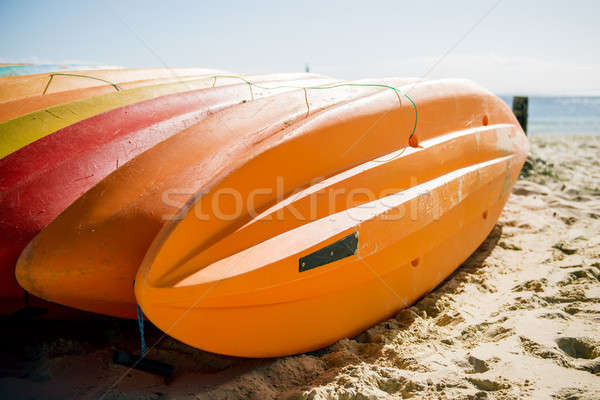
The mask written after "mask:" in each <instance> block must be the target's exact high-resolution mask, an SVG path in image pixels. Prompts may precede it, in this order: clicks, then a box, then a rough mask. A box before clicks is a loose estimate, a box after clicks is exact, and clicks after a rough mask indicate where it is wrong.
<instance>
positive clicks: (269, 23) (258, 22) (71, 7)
mask: <svg viewBox="0 0 600 400" xmlns="http://www.w3.org/2000/svg"><path fill="white" fill-rule="evenodd" d="M494 4H496V0H463V1H461V0H454V1H426V0H416V1H415V0H412V1H400V0H396V1H375V0H370V1H365V0H360V1H354V0H350V1H340V2H334V1H331V2H328V1H324V0H323V1H306V0H297V1H293V2H292V1H272V2H271V1H247V2H242V1H236V2H229V1H210V2H208V1H200V0H197V1H191V0H190V1H178V0H167V1H165V0H161V1H150V0H143V1H125V0H123V1H116V0H112V1H97V2H96V1H82V0H80V1H51V0H48V1H25V0H15V1H12V0H1V1H0V18H1V21H2V40H1V41H0V62H11V61H21V62H37V63H69V62H70V63H102V64H111V65H121V66H128V67H147V66H162V65H164V64H166V65H168V66H170V67H175V66H198V67H213V68H220V69H227V70H230V71H235V72H275V71H277V72H284V71H302V70H304V65H305V64H306V63H308V64H309V65H310V69H311V71H312V72H317V73H323V74H327V75H332V76H336V77H341V78H346V79H351V78H359V77H383V76H392V75H393V76H423V75H424V74H426V73H427V72H428V71H430V72H429V73H428V74H427V76H428V77H466V78H470V79H473V80H475V81H477V82H479V83H481V84H483V85H484V86H486V87H488V88H489V89H491V90H493V91H495V92H496V93H500V94H518V93H523V94H590V95H591V94H597V95H600V23H599V22H598V17H599V16H600V1H583V0H581V1H579V0H571V1H565V0H561V1H554V0H546V1H528V0H503V1H500V3H499V4H498V5H497V7H496V8H494V9H493V10H492V11H491V12H490V13H489V15H487V17H485V19H483V21H481V23H480V24H479V25H477V26H476V27H475V28H474V29H473V30H472V31H471V32H470V33H468V31H469V30H470V29H471V28H473V26H474V25H475V24H476V23H477V21H480V20H481V18H482V17H483V16H484V15H485V14H486V12H487V11H489V10H490V9H491V8H492V6H494ZM465 34H466V35H465ZM462 37H464V40H462V41H460V39H461V38H462ZM459 41H460V42H459ZM457 43H458V45H457ZM455 45H456V47H455V48H453V47H454V46H455ZM451 49H452V50H451ZM449 50H451V51H450V52H449V54H448V55H447V56H446V57H444V58H442V59H441V61H439V60H440V57H442V55H443V54H444V53H446V52H448V51H449ZM438 61H439V63H438ZM432 66H433V69H431V68H432Z"/></svg>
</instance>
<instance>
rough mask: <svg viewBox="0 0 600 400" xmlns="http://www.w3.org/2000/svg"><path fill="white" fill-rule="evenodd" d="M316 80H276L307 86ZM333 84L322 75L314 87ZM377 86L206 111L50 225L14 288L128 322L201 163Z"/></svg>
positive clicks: (31, 248) (197, 184) (30, 250)
mask: <svg viewBox="0 0 600 400" xmlns="http://www.w3.org/2000/svg"><path fill="white" fill-rule="evenodd" d="M314 80H315V79H314V78H313V79H312V80H310V81H309V80H307V81H305V82H300V81H294V82H288V83H287V84H285V83H283V85H290V86H299V87H302V86H308V85H311V86H315V82H314ZM391 81H392V82H393V83H394V84H401V83H402V82H406V80H397V79H396V80H391ZM335 82H337V81H335V80H333V79H327V80H325V79H324V80H323V81H322V82H321V83H320V84H324V83H335ZM318 84H319V83H317V85H318ZM281 85H282V84H281V83H278V84H275V85H274V87H276V86H281ZM261 86H263V87H269V86H270V85H269V84H268V83H261ZM382 90H385V89H382V88H378V87H340V88H337V89H331V90H329V89H328V90H315V91H314V92H311V93H310V96H309V97H308V102H309V105H310V110H309V113H310V114H309V115H307V97H306V95H305V92H304V91H303V90H291V91H289V90H288V92H287V93H283V94H278V95H275V96H270V97H265V98H262V99H256V100H254V101H249V102H245V103H242V104H238V105H236V106H233V107H230V108H228V109H225V110H222V111H219V112H215V113H214V114H212V115H209V116H207V118H206V119H204V120H203V121H202V122H201V123H199V124H196V125H194V126H192V127H190V128H188V129H186V130H184V131H181V132H179V133H177V134H176V135H174V136H172V137H170V138H168V139H166V140H164V141H162V142H160V143H158V144H156V145H155V146H154V147H152V148H151V149H149V150H147V151H146V152H144V153H142V154H140V155H138V156H137V157H135V158H133V159H132V160H130V161H129V162H128V163H126V164H122V165H120V166H119V169H118V170H116V171H115V172H113V173H112V174H110V175H108V176H107V177H106V178H105V179H103V180H102V181H100V182H99V183H97V184H96V185H95V186H94V187H93V188H91V189H90V190H89V191H88V192H86V193H85V194H84V195H82V196H81V197H80V198H79V199H77V200H76V201H75V202H74V203H73V204H72V205H71V206H69V207H68V208H67V209H66V210H64V211H63V212H62V213H61V214H60V215H59V216H58V217H57V218H56V219H54V220H53V221H52V222H50V223H49V225H47V226H46V227H45V228H44V229H43V230H42V231H41V232H40V233H39V234H38V235H37V236H36V238H35V239H34V240H33V241H32V242H31V243H30V244H29V245H28V246H27V248H26V249H25V250H24V251H23V253H22V254H21V257H20V258H19V261H18V263H17V267H16V276H17V280H18V282H19V284H20V285H21V286H22V287H23V288H24V289H26V290H27V291H29V292H31V293H32V294H34V295H36V296H38V297H41V298H43V299H46V300H50V301H53V302H57V303H60V304H64V305H68V306H71V307H75V308H80V309H84V310H88V311H93V312H98V313H103V314H108V315H115V316H121V317H130V318H135V316H136V307H135V297H134V293H133V281H134V279H135V274H136V272H137V269H138V267H139V264H140V262H141V260H142V259H143V257H144V254H145V252H146V250H147V248H148V246H149V245H150V243H151V242H152V240H153V239H154V236H155V235H156V233H157V232H158V231H159V230H160V228H161V227H162V225H163V224H164V222H165V219H164V216H165V215H168V214H172V213H174V212H177V210H178V209H179V208H180V207H181V206H183V204H185V202H186V201H187V200H188V199H189V198H190V197H191V196H192V195H193V194H194V193H196V192H197V191H198V190H199V188H201V185H202V184H203V183H204V182H205V179H209V178H210V176H211V175H210V174H207V173H206V172H204V171H203V169H204V165H205V164H206V162H207V161H208V160H212V161H213V162H214V161H216V160H217V158H218V157H222V156H221V155H220V153H218V151H225V152H228V151H231V152H232V154H234V153H235V152H236V151H238V149H239V148H240V146H241V147H242V148H243V147H244V146H247V145H249V144H250V143H253V142H260V141H261V140H265V139H266V138H268V137H270V136H273V135H278V134H280V133H282V132H284V128H285V127H287V126H291V125H293V124H294V123H296V122H297V121H300V120H305V119H312V118H317V117H318V116H319V115H320V114H319V111H320V110H324V109H326V108H327V107H331V106H333V105H335V104H338V103H340V102H348V101H351V100H357V101H358V99H360V98H361V97H363V96H365V95H369V94H374V93H377V92H380V91H382ZM395 101H396V103H397V102H398V100H397V98H396V100H395ZM215 157H216V158H215ZM214 165H216V164H214Z"/></svg>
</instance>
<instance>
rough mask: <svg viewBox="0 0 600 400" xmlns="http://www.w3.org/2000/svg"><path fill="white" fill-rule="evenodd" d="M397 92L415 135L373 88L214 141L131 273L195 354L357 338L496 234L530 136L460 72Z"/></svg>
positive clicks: (279, 351) (148, 306)
mask: <svg viewBox="0 0 600 400" xmlns="http://www.w3.org/2000/svg"><path fill="white" fill-rule="evenodd" d="M408 94H409V96H410V97H411V99H412V100H413V101H414V102H415V104H416V109H417V111H418V115H417V125H416V131H415V132H416V133H415V135H414V136H413V137H412V138H411V137H410V136H411V134H412V129H411V128H412V125H413V123H414V118H415V113H414V110H413V108H412V107H411V104H410V103H409V102H403V103H402V104H401V105H399V104H398V101H397V99H395V96H394V93H389V92H380V93H377V94H373V95H371V96H368V97H365V98H363V99H361V100H359V101H355V102H350V103H346V104H341V105H338V106H336V107H332V108H330V109H327V110H325V111H323V112H321V113H319V114H317V115H315V116H314V117H313V118H309V119H306V120H302V121H299V122H297V123H295V124H293V125H291V126H289V127H287V128H286V129H285V130H284V131H283V132H282V133H281V134H278V135H272V136H270V137H268V138H265V139H264V140H261V141H260V142H257V141H254V142H252V143H248V144H246V143H245V144H243V145H239V146H236V148H221V147H219V146H216V147H219V148H218V149H217V150H216V152H217V154H219V155H218V156H216V155H215V156H212V157H210V158H207V159H206V160H205V162H204V163H203V168H202V169H201V170H200V171H202V174H203V175H206V176H203V178H202V183H201V184H200V185H198V187H199V189H200V190H199V191H198V192H197V193H196V194H195V195H194V197H193V199H192V200H191V201H188V202H187V203H186V206H185V207H184V208H183V209H182V211H181V212H180V213H179V214H178V215H177V217H176V218H174V219H173V220H171V221H170V222H168V223H167V224H166V225H165V226H164V227H163V228H162V230H161V231H160V233H159V234H158V235H157V237H156V238H155V240H154V241H153V243H152V245H151V247H150V248H149V250H148V252H147V254H146V256H145V258H144V261H143V262H142V265H141V267H140V269H139V271H138V274H137V278H136V281H135V293H136V297H137V300H138V302H139V304H140V306H141V307H142V309H143V311H144V313H145V314H146V316H147V317H148V318H149V319H150V320H151V321H152V322H153V323H154V324H155V325H156V326H158V327H159V328H160V329H162V330H163V331H164V332H166V333H167V334H169V335H171V336H173V337H175V338H177V339H178V340H181V341H182V342H185V343H187V344H189V345H192V346H194V347H197V348H200V349H203V350H207V351H211V352H216V353H222V354H228V355H235V356H244V357H273V356H282V355H287V354H296V353H301V352H306V351H311V350H315V349H318V348H322V347H324V346H327V345H329V344H331V343H333V342H335V341H337V340H339V339H341V338H344V337H351V336H353V335H356V334H358V333H359V332H361V331H363V330H364V329H366V328H368V327H369V326H371V325H373V324H375V323H376V322H378V321H381V320H383V319H385V318H388V317H390V316H391V315H393V314H394V313H396V312H397V311H398V310H399V309H401V308H403V307H406V306H408V305H410V304H411V303H413V302H414V301H416V300H417V299H418V298H419V297H421V296H423V295H424V294H425V293H427V292H428V291H430V290H432V289H433V288H435V287H436V286H437V285H438V284H439V283H440V282H441V281H442V280H444V279H445V278H446V277H447V276H448V275H449V274H450V273H451V272H452V271H454V270H455V269H456V268H457V267H458V266H459V265H460V264H461V263H462V262H463V261H464V260H465V259H466V258H467V257H468V256H469V255H470V254H471V253H472V252H473V251H474V250H475V249H476V248H477V247H478V246H479V245H480V244H481V242H482V241H483V240H484V239H485V237H486V236H487V235H488V234H489V232H490V231H491V229H492V228H493V226H494V224H495V223H496V221H497V219H498V217H499V215H500V213H501V211H502V208H503V206H504V204H505V202H506V200H507V198H508V196H509V194H510V191H511V187H512V185H513V184H514V182H515V181H516V179H517V177H518V175H519V171H520V169H521V167H522V165H523V163H524V160H525V158H526V155H527V152H528V149H529V144H528V141H527V138H526V136H525V135H524V133H523V131H522V130H521V128H520V126H519V124H518V122H517V121H516V119H515V117H514V115H513V114H512V112H511V110H510V108H509V107H508V106H507V105H506V104H505V103H504V102H503V101H502V100H500V99H499V98H497V97H496V96H494V95H492V94H491V93H489V92H487V91H485V90H483V89H482V88H480V87H478V86H477V85H475V84H472V83H470V82H468V81H458V80H449V81H429V82H423V83H419V84H417V85H415V86H414V88H411V89H410V90H409V91H408ZM409 138H410V139H409ZM409 143H410V145H409ZM32 248H33V249H34V251H33V252H32V253H31V254H33V255H35V246H33V247H32Z"/></svg>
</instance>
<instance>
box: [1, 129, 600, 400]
mask: <svg viewBox="0 0 600 400" xmlns="http://www.w3.org/2000/svg"><path fill="white" fill-rule="evenodd" d="M531 143H532V153H531V156H530V158H529V159H528V161H527V164H526V167H525V171H524V177H522V178H521V179H520V180H519V181H518V182H517V184H516V185H515V188H514V190H513V194H512V196H511V197H510V199H509V201H508V204H507V206H506V208H505V210H504V212H503V213H502V216H501V217H500V220H499V222H498V224H497V226H496V227H495V228H494V230H493V232H492V233H491V235H490V236H489V237H488V238H487V239H486V240H485V242H484V243H483V244H482V245H481V246H480V248H479V249H478V250H477V251H476V252H475V253H474V254H473V255H472V256H471V257H470V258H469V259H468V260H467V261H466V262H465V263H464V264H463V265H462V266H461V267H460V268H459V269H458V270H457V271H456V272H455V273H454V274H452V275H451V276H450V277H449V278H448V279H447V280H446V281H445V282H444V283H443V284H442V285H441V286H439V287H438V288H437V289H436V290H434V291H433V292H431V293H430V294H428V295H427V296H425V297H424V298H423V299H421V300H420V301H419V302H418V303H416V304H415V305H413V306H412V307H410V308H408V309H405V310H402V311H401V312H399V313H398V314H397V315H396V317H395V318H393V319H390V320H388V321H384V322H381V323H380V324H378V325H376V326H374V327H372V328H371V329H369V330H368V331H366V332H364V333H362V334H360V335H359V336H357V337H354V338H349V339H343V340H341V341H339V342H338V343H336V344H334V345H332V346H330V347H328V348H325V349H323V350H320V351H316V352H312V353H308V354H303V355H298V356H291V357H283V358H279V359H261V360H248V359H238V358H234V357H225V356H219V355H214V354H209V353H205V352H202V351H199V350H195V349H192V348H190V347H188V346H185V345H183V344H181V343H179V342H177V341H175V340H173V339H170V338H168V337H166V338H163V340H162V341H160V343H159V344H158V345H157V346H156V347H155V348H154V349H153V350H152V351H151V352H150V353H149V355H148V357H149V358H151V359H157V360H161V361H164V362H168V363H171V364H173V365H174V366H175V367H176V372H175V376H174V377H173V379H171V380H170V381H168V382H165V380H164V379H163V378H160V377H157V376H153V375H150V374H148V373H145V372H141V371H137V370H131V371H128V370H127V369H126V368H125V367H122V366H119V365H115V364H112V363H111V359H112V351H113V349H115V348H119V349H122V350H126V351H132V352H133V351H136V348H137V346H139V344H138V336H137V325H136V322H135V321H119V320H112V319H105V318H97V319H92V320H89V321H85V322H79V321H64V322H61V321H45V320H35V319H34V320H28V321H15V322H11V324H10V325H8V324H4V326H5V328H4V330H3V333H2V339H3V340H2V341H1V342H2V343H1V344H0V346H1V347H0V356H1V360H2V361H1V365H0V373H1V376H2V377H1V378H0V395H1V394H2V393H4V394H5V395H2V396H1V397H2V398H11V399H19V398H36V399H37V398H40V399H44V398H48V399H64V398H74V399H98V398H105V399H175V398H177V399H204V398H206V399H237V398H252V399H271V398H282V399H325V398H332V399H338V398H340V399H367V398H415V399H419V398H423V399H431V398H448V399H452V398H461V399H463V398H471V399H486V398H488V399H513V398H536V399H538V398H540V399H542V398H543V399H546V398H561V399H597V398H600V235H599V233H600V161H599V160H600V136H551V135H539V136H532V137H531ZM160 337H161V333H160V332H159V331H157V330H156V329H153V328H152V327H148V328H147V341H148V343H149V344H152V343H155V342H156V341H157V340H158V339H159V338H160ZM138 351H139V350H138ZM7 394H10V395H7ZM102 396H104V397H102Z"/></svg>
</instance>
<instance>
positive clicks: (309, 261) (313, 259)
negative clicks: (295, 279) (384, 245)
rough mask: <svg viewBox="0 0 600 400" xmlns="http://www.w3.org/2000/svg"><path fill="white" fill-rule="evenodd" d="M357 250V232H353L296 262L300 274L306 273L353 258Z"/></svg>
mask: <svg viewBox="0 0 600 400" xmlns="http://www.w3.org/2000/svg"><path fill="white" fill-rule="evenodd" d="M357 248H358V232H354V233H353V234H351V235H348V236H346V237H345V238H342V239H340V240H338V241H337V242H335V243H331V244H330V245H329V246H325V247H323V248H322V249H319V250H317V251H315V252H314V253H311V254H309V255H307V256H304V257H302V258H301V259H300V260H299V262H298V264H299V267H300V272H304V271H308V270H309V269H313V268H317V267H320V266H322V265H325V264H329V263H332V262H334V261H337V260H341V259H342V258H346V257H350V256H353V255H354V254H356V249H357Z"/></svg>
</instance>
